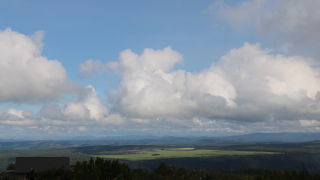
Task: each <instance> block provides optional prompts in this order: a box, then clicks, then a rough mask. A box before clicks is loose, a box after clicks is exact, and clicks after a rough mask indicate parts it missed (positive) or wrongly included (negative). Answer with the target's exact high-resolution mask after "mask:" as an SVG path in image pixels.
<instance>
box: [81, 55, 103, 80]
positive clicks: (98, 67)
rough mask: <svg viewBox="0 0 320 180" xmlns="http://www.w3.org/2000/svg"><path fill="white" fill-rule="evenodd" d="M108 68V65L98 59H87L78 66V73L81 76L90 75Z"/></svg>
mask: <svg viewBox="0 0 320 180" xmlns="http://www.w3.org/2000/svg"><path fill="white" fill-rule="evenodd" d="M107 69H108V65H107V64H104V63H102V62H101V61H99V60H92V59H90V60H87V61H85V62H84V63H83V64H81V65H80V67H79V74H80V76H81V77H82V78H86V77H90V76H92V75H94V74H96V73H102V72H105V71H106V70H107Z"/></svg>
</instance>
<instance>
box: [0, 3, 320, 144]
mask: <svg viewBox="0 0 320 180" xmlns="http://www.w3.org/2000/svg"><path fill="white" fill-rule="evenodd" d="M319 8H320V1H317V0H304V1H301V0H241V1H236V2H235V1H231V0H204V1H196V0H191V1H183V0H163V1H148V0H137V1H129V0H120V1H115V0H107V1H89V0H78V1H75V0H71V1H48V0H44V1H39V0H30V1H21V0H3V1H0V22H1V23H0V136H1V138H35V139H39V137H41V138H44V139H45V138H50V137H63V138H66V137H74V136H108V135H130V134H135V135H145V136H148V135H161V136H162V135H179V136H181V135H186V136H188V135H199V136H202V135H209V136H221V135H232V134H244V133H254V132H320V93H319V92H320V71H319V67H320V66H319V65H320V54H319V51H318V49H319V48H320V32H319V28H320V12H319ZM41 138H40V139H41Z"/></svg>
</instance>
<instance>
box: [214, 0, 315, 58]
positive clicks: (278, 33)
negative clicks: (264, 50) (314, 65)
mask: <svg viewBox="0 0 320 180" xmlns="http://www.w3.org/2000/svg"><path fill="white" fill-rule="evenodd" d="M319 8H320V1H317V0H303V1H301V0H271V1H270V0H247V1H242V2H239V3H237V4H236V5H234V6H231V5H228V4H227V3H225V2H224V1H220V0H217V1H214V3H213V4H212V5H211V8H210V10H211V11H213V12H217V14H218V15H219V16H220V17H221V18H223V19H224V20H225V21H226V22H228V23H229V24H231V25H232V26H234V27H237V28H239V27H241V28H243V27H245V28H251V29H252V28H253V29H255V30H259V31H260V32H261V34H262V35H264V36H267V37H272V39H276V40H277V41H279V40H282V41H283V48H284V49H285V50H290V49H292V50H295V51H297V50H299V49H300V48H303V49H304V50H308V49H309V51H310V49H311V50H312V51H313V52H315V53H316V54H317V55H319V53H317V49H318V48H319V47H320V43H319V42H320V33H319V31H318V29H319V28H320V12H319V11H318V9H319Z"/></svg>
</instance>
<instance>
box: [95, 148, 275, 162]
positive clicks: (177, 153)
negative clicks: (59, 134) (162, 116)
mask: <svg viewBox="0 0 320 180" xmlns="http://www.w3.org/2000/svg"><path fill="white" fill-rule="evenodd" d="M263 154H266V155H267V154H269V155H271V154H278V153H275V152H262V151H232V150H208V149H189V148H177V149H163V150H150V151H144V152H136V153H130V154H118V155H94V157H101V158H108V159H123V160H129V161H140V160H153V159H168V158H188V157H193V158H194V157H212V156H245V155H263Z"/></svg>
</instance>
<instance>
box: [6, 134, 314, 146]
mask: <svg viewBox="0 0 320 180" xmlns="http://www.w3.org/2000/svg"><path fill="white" fill-rule="evenodd" d="M318 140H319V141H320V133H253V134H244V135H234V136H224V137H175V136H165V137H156V136H148V137H144V136H114V137H113V136H112V137H94V136H92V137H87V138H80V137H76V138H72V139H70V140H36V141H23V140H21V141H18V140H0V150H10V149H48V148H68V147H83V146H95V145H161V144H166V145H170V144H172V145H174V144H212V145H213V144H224V143H247V142H257V143H259V142H308V141H318Z"/></svg>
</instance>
